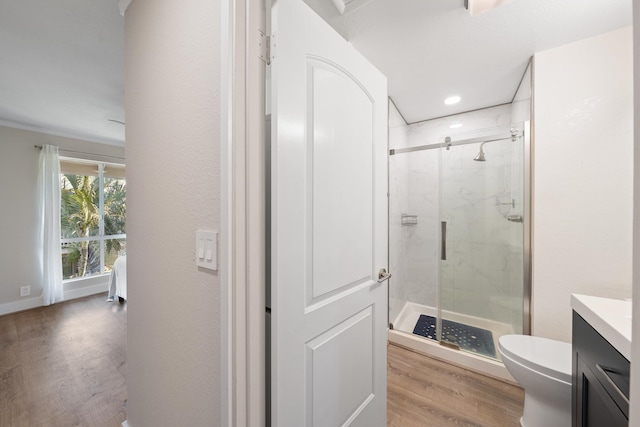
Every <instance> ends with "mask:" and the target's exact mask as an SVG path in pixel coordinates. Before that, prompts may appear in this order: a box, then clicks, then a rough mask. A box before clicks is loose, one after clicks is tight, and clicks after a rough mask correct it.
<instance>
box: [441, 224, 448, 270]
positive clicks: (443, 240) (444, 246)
mask: <svg viewBox="0 0 640 427" xmlns="http://www.w3.org/2000/svg"><path fill="white" fill-rule="evenodd" d="M440 260H442V261H446V260H447V221H440Z"/></svg>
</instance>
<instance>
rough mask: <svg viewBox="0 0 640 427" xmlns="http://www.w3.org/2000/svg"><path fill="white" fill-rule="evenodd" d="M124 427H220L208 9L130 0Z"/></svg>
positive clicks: (216, 32) (213, 83)
mask: <svg viewBox="0 0 640 427" xmlns="http://www.w3.org/2000/svg"><path fill="white" fill-rule="evenodd" d="M125 45H126V48H125V52H126V53H125V54H126V72H125V81H126V84H125V87H126V90H125V106H126V121H127V128H126V136H127V191H128V195H127V199H128V200H127V201H128V206H127V209H128V212H127V213H128V218H127V257H128V262H127V265H128V283H129V293H128V296H129V299H128V336H127V387H128V423H129V426H131V427H146V426H160V427H162V426H192V427H198V426H216V425H220V372H219V366H220V330H219V329H220V309H219V307H220V297H219V293H220V290H219V280H218V275H217V273H214V272H211V271H208V270H200V269H198V268H197V267H196V266H195V254H194V247H195V232H196V230H197V229H200V228H202V229H219V211H220V197H219V191H220V183H219V170H220V168H219V145H220V144H219V140H220V117H219V116H220V110H219V104H220V103H219V87H220V6H219V2H213V1H206V0H136V1H135V2H133V3H131V6H130V7H129V9H128V11H127V13H126V15H125Z"/></svg>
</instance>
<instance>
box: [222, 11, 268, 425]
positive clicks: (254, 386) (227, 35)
mask: <svg viewBox="0 0 640 427" xmlns="http://www.w3.org/2000/svg"><path fill="white" fill-rule="evenodd" d="M266 11H267V9H266V1H265V0H223V1H222V2H221V33H222V34H221V53H222V57H221V87H220V102H221V104H220V107H221V108H220V115H221V117H220V122H221V135H220V146H221V147H220V148H221V150H220V155H221V159H220V160H221V170H220V178H221V228H222V229H221V248H220V252H221V268H220V274H221V278H220V279H221V280H220V282H221V289H220V300H221V307H220V316H221V331H220V341H221V342H220V347H221V381H220V390H221V421H222V425H223V426H225V427H262V426H264V425H265V414H266V412H265V410H266V408H265V398H266V369H267V367H266V358H265V357H266V353H265V331H266V329H265V328H266V326H265V297H266V294H265V272H266V270H265V267H266V265H265V256H266V246H265V244H266V241H265V231H266V224H265V217H266V216H265V215H266V209H265V197H266V187H265V166H266V164H265V154H266V153H265V117H266V116H265V89H266V82H265V79H266V64H265V63H264V62H263V61H262V60H261V59H260V47H259V46H260V42H261V38H260V31H261V32H262V33H263V34H266V33H267V32H266Z"/></svg>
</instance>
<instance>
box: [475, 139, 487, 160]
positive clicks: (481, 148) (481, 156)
mask: <svg viewBox="0 0 640 427" xmlns="http://www.w3.org/2000/svg"><path fill="white" fill-rule="evenodd" d="M484 144H486V143H485V142H483V143H482V144H480V151H478V154H477V155H476V156H475V157H474V158H473V160H475V161H476V162H485V161H486V159H485V158H484V150H483V148H484V147H483V145H484Z"/></svg>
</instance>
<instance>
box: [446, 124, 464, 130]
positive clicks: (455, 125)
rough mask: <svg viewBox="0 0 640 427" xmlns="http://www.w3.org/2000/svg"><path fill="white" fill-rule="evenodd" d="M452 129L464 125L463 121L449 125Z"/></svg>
mask: <svg viewBox="0 0 640 427" xmlns="http://www.w3.org/2000/svg"><path fill="white" fill-rule="evenodd" d="M449 127H450V128H451V129H458V128H461V127H462V123H454V124H452V125H451V126H449Z"/></svg>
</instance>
